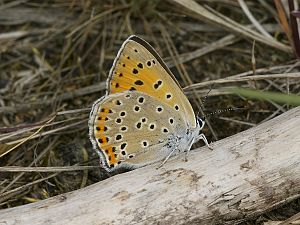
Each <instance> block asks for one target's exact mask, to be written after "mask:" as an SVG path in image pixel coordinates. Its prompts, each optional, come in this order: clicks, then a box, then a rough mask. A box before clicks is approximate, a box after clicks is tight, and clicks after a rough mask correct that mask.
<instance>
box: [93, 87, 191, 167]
mask: <svg viewBox="0 0 300 225" xmlns="http://www.w3.org/2000/svg"><path fill="white" fill-rule="evenodd" d="M90 123H91V124H93V126H90V136H91V140H92V142H93V144H94V147H95V148H96V149H97V150H98V152H99V154H100V156H101V159H102V162H103V164H104V165H105V166H106V168H107V169H109V170H111V169H113V168H115V167H116V166H117V165H119V164H122V163H123V164H127V165H130V166H131V167H132V168H136V167H140V166H143V165H146V164H149V163H152V162H156V161H159V160H162V159H164V158H165V157H166V156H167V155H168V154H169V153H170V151H171V150H172V147H171V146H170V143H175V140H172V138H173V137H175V136H176V135H178V134H179V133H180V132H185V130H186V125H185V123H184V121H183V118H182V116H181V115H180V114H179V112H176V111H174V109H173V108H171V107H170V106H169V105H168V104H166V103H164V102H161V101H158V100H156V99H154V98H153V97H151V96H149V95H147V94H145V93H141V92H137V91H134V92H132V91H125V92H122V93H117V94H111V95H109V96H106V97H105V98H103V99H101V100H99V101H98V102H96V103H95V105H94V107H93V111H92V112H91V117H90ZM181 135H182V134H181Z"/></svg>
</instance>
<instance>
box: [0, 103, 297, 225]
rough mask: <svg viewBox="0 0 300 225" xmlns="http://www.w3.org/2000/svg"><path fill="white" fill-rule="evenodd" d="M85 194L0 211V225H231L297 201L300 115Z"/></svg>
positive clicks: (286, 116)
mask: <svg viewBox="0 0 300 225" xmlns="http://www.w3.org/2000/svg"><path fill="white" fill-rule="evenodd" d="M213 148H214V150H213V151H211V150H209V149H207V148H206V147H203V148H201V149H197V150H195V151H192V152H191V154H190V155H189V161H188V162H184V160H183V159H184V156H183V155H178V156H175V157H173V158H172V159H170V160H169V161H168V162H167V163H166V164H165V165H164V166H163V168H160V169H158V170H157V169H155V168H156V166H157V165H151V166H148V167H144V168H141V169H137V170H135V171H131V172H128V173H124V174H119V175H116V176H114V177H111V178H109V179H107V180H104V181H101V182H99V183H97V184H94V185H91V186H89V187H87V188H83V189H81V190H77V191H74V192H72V193H67V194H64V195H60V196H56V197H53V198H50V199H47V200H44V201H40V202H37V203H32V204H28V205H25V206H21V207H15V208H11V209H6V210H1V211H0V224H1V225H2V224H5V225H12V224H19V225H25V224H26V225H27V224H43V225H47V224H64V225H67V224H72V225H76V224H79V225H85V224H158V223H159V224H234V223H237V222H240V221H243V220H245V219H247V218H251V217H253V216H256V215H259V214H261V213H263V212H266V211H268V210H270V209H271V208H273V207H276V206H278V205H280V204H282V203H285V202H287V201H289V200H292V199H295V198H298V197H300V108H299V107H298V108H295V109H292V110H290V111H288V112H287V113H284V114H282V115H280V116H278V117H277V118H274V119H272V120H270V121H268V122H266V123H263V124H261V125H259V126H257V127H255V128H252V129H249V130H247V131H245V132H242V133H239V134H237V135H234V136H232V137H229V138H226V139H224V140H221V141H218V142H216V143H214V144H213Z"/></svg>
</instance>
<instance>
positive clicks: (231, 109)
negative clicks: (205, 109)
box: [204, 107, 245, 118]
mask: <svg viewBox="0 0 300 225" xmlns="http://www.w3.org/2000/svg"><path fill="white" fill-rule="evenodd" d="M243 109H245V108H244V107H242V108H228V109H219V110H216V111H214V112H211V113H208V114H205V115H204V118H205V117H210V116H213V115H215V114H220V113H224V112H229V111H236V110H243Z"/></svg>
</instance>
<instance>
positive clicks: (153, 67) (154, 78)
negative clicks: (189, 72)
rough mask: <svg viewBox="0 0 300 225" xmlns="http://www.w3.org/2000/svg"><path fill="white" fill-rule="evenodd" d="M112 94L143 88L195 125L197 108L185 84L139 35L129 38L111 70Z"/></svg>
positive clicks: (109, 87) (187, 121) (109, 83)
mask: <svg viewBox="0 0 300 225" xmlns="http://www.w3.org/2000/svg"><path fill="white" fill-rule="evenodd" d="M107 86H108V87H107V89H108V94H114V93H119V92H124V91H128V90H131V91H139V92H143V93H145V94H147V95H149V96H151V97H153V98H155V99H156V100H157V101H159V102H162V103H164V104H167V105H169V106H170V107H171V108H173V109H174V110H175V111H177V112H179V114H181V116H182V117H183V119H184V121H185V122H186V123H188V124H189V126H191V127H193V128H195V127H196V120H195V115H194V111H193V109H192V106H191V104H190V103H189V101H188V99H187V98H186V96H185V95H184V93H183V91H182V89H181V87H180V86H179V84H178V82H177V81H176V79H175V78H174V76H173V74H172V73H171V72H170V71H169V69H168V68H167V66H166V65H165V64H164V62H163V61H162V59H161V58H160V57H159V56H158V54H157V53H156V51H155V50H154V49H153V48H152V47H151V46H150V45H149V44H148V43H147V42H145V41H144V40H142V39H140V38H138V37H137V36H131V37H130V38H128V39H127V40H126V41H125V42H124V44H123V46H122V48H121V49H120V51H119V53H118V55H117V58H116V59H115V61H114V64H113V67H112V69H111V71H110V76H109V78H108V84H107Z"/></svg>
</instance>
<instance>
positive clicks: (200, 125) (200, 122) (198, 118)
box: [197, 117, 205, 130]
mask: <svg viewBox="0 0 300 225" xmlns="http://www.w3.org/2000/svg"><path fill="white" fill-rule="evenodd" d="M197 123H198V126H199V128H200V130H201V129H202V128H203V127H204V124H205V122H204V120H202V119H201V118H200V117H197Z"/></svg>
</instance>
